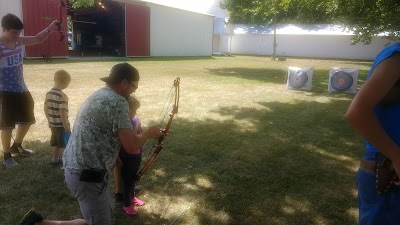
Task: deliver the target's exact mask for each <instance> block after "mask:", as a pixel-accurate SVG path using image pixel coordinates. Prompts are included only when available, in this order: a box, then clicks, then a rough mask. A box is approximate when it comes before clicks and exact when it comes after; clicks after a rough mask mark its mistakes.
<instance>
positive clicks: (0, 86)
mask: <svg viewBox="0 0 400 225" xmlns="http://www.w3.org/2000/svg"><path fill="white" fill-rule="evenodd" d="M22 55H23V51H22V46H21V45H20V44H19V43H18V42H16V43H15V48H14V49H9V48H7V47H6V46H5V45H4V44H3V43H1V42H0V91H7V92H26V91H28V88H27V87H26V85H25V81H24V75H23V58H22Z"/></svg>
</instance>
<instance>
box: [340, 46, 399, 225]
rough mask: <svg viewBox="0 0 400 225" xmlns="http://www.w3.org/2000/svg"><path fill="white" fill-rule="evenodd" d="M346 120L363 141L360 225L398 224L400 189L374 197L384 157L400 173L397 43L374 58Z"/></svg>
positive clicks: (397, 187) (359, 172)
mask: <svg viewBox="0 0 400 225" xmlns="http://www.w3.org/2000/svg"><path fill="white" fill-rule="evenodd" d="M346 119H347V120H348V121H349V122H350V124H351V125H352V126H353V127H354V128H355V129H356V130H357V131H358V132H359V133H360V134H361V135H362V136H363V137H364V138H365V145H366V150H365V153H364V157H363V158H362V160H361V164H360V168H359V170H358V173H357V188H358V201H359V224H360V225H382V224H385V225H395V224H396V225H398V224H399V223H400V187H399V183H398V182H394V185H393V187H392V188H390V189H389V190H388V191H386V192H384V193H383V194H382V193H381V194H378V192H377V191H378V189H377V187H376V166H377V161H378V160H379V158H382V156H384V157H387V159H389V160H390V161H391V163H392V165H393V168H394V171H395V173H397V175H399V174H400V43H395V44H392V45H390V46H387V47H386V48H384V49H383V50H382V51H381V52H380V53H379V54H378V56H377V57H376V59H375V61H374V63H373V65H372V67H371V69H370V71H369V73H368V76H367V81H366V82H365V84H364V85H363V86H362V87H361V89H360V90H359V92H358V93H357V95H356V96H355V97H354V99H353V101H352V102H351V104H350V106H349V108H348V110H347V113H346Z"/></svg>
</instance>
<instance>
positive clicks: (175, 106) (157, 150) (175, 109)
mask: <svg viewBox="0 0 400 225" xmlns="http://www.w3.org/2000/svg"><path fill="white" fill-rule="evenodd" d="M179 84H180V78H179V77H177V78H176V79H175V80H174V84H173V88H174V89H175V91H174V98H175V99H174V104H173V106H172V109H171V112H170V113H169V120H168V122H167V124H166V125H165V128H164V129H162V131H161V132H162V135H161V136H160V137H159V138H158V141H157V144H156V146H155V149H154V151H153V154H152V155H151V156H150V158H149V159H148V160H147V161H146V163H145V164H144V165H143V167H142V168H141V169H140V171H139V172H138V173H137V175H136V182H138V181H139V180H140V178H141V177H142V176H143V174H145V173H146V172H147V171H148V169H149V168H150V166H151V164H152V163H153V162H154V160H155V159H156V157H157V155H158V153H160V151H161V150H162V149H163V148H164V141H165V138H166V136H167V135H168V133H169V131H170V128H171V124H172V120H173V118H174V116H175V114H177V113H178V107H179Z"/></svg>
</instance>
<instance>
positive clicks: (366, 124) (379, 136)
mask: <svg viewBox="0 0 400 225" xmlns="http://www.w3.org/2000/svg"><path fill="white" fill-rule="evenodd" d="M346 118H347V120H348V121H349V122H350V124H351V125H352V126H353V127H354V128H355V129H356V130H357V131H358V132H359V133H360V135H361V136H363V137H364V138H365V139H366V140H367V141H368V142H369V143H370V144H372V145H373V146H374V147H375V148H377V149H378V150H379V151H380V152H381V153H382V154H384V155H386V156H387V157H388V158H389V159H391V160H392V161H396V160H400V147H399V146H398V145H397V144H396V143H395V142H394V141H393V140H392V139H391V138H390V137H389V135H388V134H387V133H386V131H385V130H384V129H383V127H382V126H381V124H380V122H379V121H378V119H377V117H376V116H375V114H374V112H373V111H372V110H366V109H362V108H360V107H354V108H353V109H351V110H349V111H348V112H347V114H346Z"/></svg>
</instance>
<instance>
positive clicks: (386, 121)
mask: <svg viewBox="0 0 400 225" xmlns="http://www.w3.org/2000/svg"><path fill="white" fill-rule="evenodd" d="M396 52H398V53H400V43H395V44H392V45H389V46H387V47H386V48H384V49H383V50H382V51H381V52H380V53H379V54H378V56H377V57H376V59H375V61H374V63H373V64H372V67H371V69H370V71H369V73H368V75H367V79H369V78H370V77H371V75H372V73H373V71H374V69H375V68H376V67H377V66H378V65H379V64H380V63H381V62H382V61H383V60H385V59H387V58H389V57H390V56H392V55H393V53H396ZM374 112H375V115H376V116H377V117H378V120H379V122H380V124H381V125H382V127H383V129H384V130H385V131H386V133H387V134H388V135H389V137H390V138H391V139H392V140H393V141H394V142H395V143H397V144H400V102H399V103H395V104H393V105H383V104H378V105H377V106H376V107H375V109H374ZM365 144H366V151H365V155H364V158H366V159H375V153H377V152H378V149H377V148H375V147H374V146H373V145H371V144H370V143H369V142H368V141H367V140H365Z"/></svg>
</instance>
